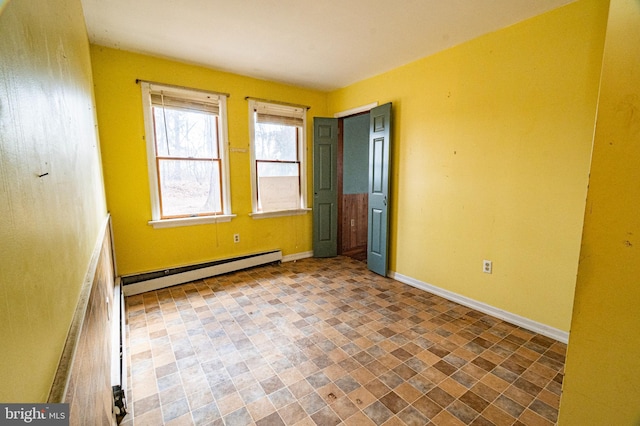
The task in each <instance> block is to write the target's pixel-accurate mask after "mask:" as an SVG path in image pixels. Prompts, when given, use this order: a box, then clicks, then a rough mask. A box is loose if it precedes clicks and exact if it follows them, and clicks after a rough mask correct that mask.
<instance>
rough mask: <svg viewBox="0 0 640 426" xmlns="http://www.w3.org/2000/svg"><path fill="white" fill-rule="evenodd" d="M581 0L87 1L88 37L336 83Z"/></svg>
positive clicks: (270, 75)
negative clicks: (575, 0)
mask: <svg viewBox="0 0 640 426" xmlns="http://www.w3.org/2000/svg"><path fill="white" fill-rule="evenodd" d="M572 1H574V0H395V1H392V0H314V1H310V0H134V1H131V0H82V5H83V8H84V14H85V19H86V23H87V30H88V33H89V39H90V41H91V43H95V44H99V45H103V46H107V47H113V48H117V49H122V50H128V51H133V52H139V53H144V54H149V55H153V56H160V57H165V58H171V59H175V60H179V61H182V62H187V63H192V64H198V65H203V66H206V67H209V68H214V69H218V70H222V71H229V72H233V73H236V74H241V75H246V76H251V77H257V78H261V79H266V80H272V81H277V82H283V83H288V84H293V85H297V86H302V87H309V88H314V89H320V90H332V89H337V88H340V87H345V86H347V85H349V84H351V83H355V82H357V81H359V80H362V79H365V78H367V77H371V76H374V75H377V74H380V73H383V72H385V71H388V70H391V69H393V68H396V67H398V66H400V65H404V64H407V63H409V62H412V61H415V60H417V59H419V58H422V57H425V56H428V55H431V54H433V53H436V52H438V51H441V50H444V49H446V48H449V47H451V46H455V45H457V44H460V43H463V42H465V41H467V40H471V39H473V38H475V37H478V36H480V35H482V34H486V33H489V32H492V31H495V30H498V29H500V28H504V27H506V26H509V25H512V24H515V23H516V22H519V21H523V20H525V19H528V18H530V17H533V16H535V15H538V14H541V13H543V12H546V11H549V10H551V9H554V8H557V7H559V6H562V5H565V4H568V3H571V2H572Z"/></svg>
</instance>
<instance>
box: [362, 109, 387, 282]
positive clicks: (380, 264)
mask: <svg viewBox="0 0 640 426" xmlns="http://www.w3.org/2000/svg"><path fill="white" fill-rule="evenodd" d="M390 146H391V103H388V104H384V105H380V106H379V107H376V108H373V109H372V110H371V112H370V130H369V213H368V220H369V224H368V226H369V230H368V241H367V266H368V267H369V269H370V270H371V271H373V272H375V273H377V274H379V275H383V276H386V275H387V241H388V234H389V214H388V210H389V165H390V162H389V159H390Z"/></svg>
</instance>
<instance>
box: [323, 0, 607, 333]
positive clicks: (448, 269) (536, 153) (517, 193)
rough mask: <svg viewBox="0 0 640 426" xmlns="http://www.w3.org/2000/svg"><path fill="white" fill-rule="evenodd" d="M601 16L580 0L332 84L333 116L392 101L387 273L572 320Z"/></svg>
mask: <svg viewBox="0 0 640 426" xmlns="http://www.w3.org/2000/svg"><path fill="white" fill-rule="evenodd" d="M606 12H607V5H606V2H603V1H599V0H581V1H578V2H575V3H572V4H570V5H568V6H566V7H563V8H560V9H557V10H555V11H552V12H550V13H546V14H544V15H541V16H538V17H536V18H533V19H530V20H527V21H524V22H522V23H519V24H517V25H514V26H512V27H509V28H506V29H503V30H501V31H497V32H495V33H492V34H489V35H486V36H483V37H480V38H478V39H475V40H473V41H470V42H468V43H465V44H462V45H459V46H457V47H454V48H452V49H449V50H447V51H444V52H441V53H439V54H436V55H433V56H430V57H427V58H424V59H422V60H419V61H417V62H414V63H411V64H408V65H406V66H404V67H401V68H397V69H395V70H393V71H391V72H388V73H386V74H382V75H380V76H377V77H374V78H371V79H368V80H365V81H362V82H359V83H356V84H353V85H351V86H349V87H347V88H344V89H341V90H338V91H335V92H332V93H330V95H329V112H330V113H333V112H336V111H341V110H346V109H350V108H353V107H356V106H358V105H364V104H367V103H369V102H372V101H378V102H379V103H381V104H382V103H385V102H389V101H391V102H393V109H394V112H393V117H394V120H395V124H394V126H395V130H394V134H393V137H394V143H395V147H394V149H393V165H392V167H393V171H392V194H391V203H392V204H391V205H392V213H391V259H390V266H391V269H392V270H394V271H395V272H397V273H399V274H402V275H404V276H407V277H410V278H413V279H415V280H418V281H421V282H424V283H428V284H432V285H435V286H438V287H441V288H443V289H446V290H448V291H450V292H454V293H457V294H460V295H463V296H465V297H468V298H471V299H474V300H476V301H480V302H483V303H486V304H489V305H491V306H493V307H496V308H499V309H502V310H505V311H507V312H510V313H513V314H516V315H519V316H522V317H525V318H527V319H531V320H534V321H537V322H539V323H542V324H544V325H547V326H551V327H553V328H555V329H558V330H561V331H565V332H566V331H568V330H569V324H570V320H571V309H572V305H573V293H574V286H575V277H576V271H577V266H578V253H579V247H580V236H581V231H582V218H583V212H584V206H585V197H586V189H587V179H588V173H589V158H590V153H591V143H592V138H593V127H594V118H595V111H596V100H597V91H598V80H599V76H600V64H601V57H602V48H603V47H602V46H603V40H604V29H605V24H606ZM483 259H489V260H492V261H493V274H491V275H488V274H484V273H483V272H482V261H483Z"/></svg>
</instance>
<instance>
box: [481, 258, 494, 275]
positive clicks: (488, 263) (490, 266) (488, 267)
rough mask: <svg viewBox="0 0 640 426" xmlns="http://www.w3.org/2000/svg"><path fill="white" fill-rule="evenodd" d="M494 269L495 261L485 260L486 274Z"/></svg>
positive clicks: (483, 268)
mask: <svg viewBox="0 0 640 426" xmlns="http://www.w3.org/2000/svg"><path fill="white" fill-rule="evenodd" d="M492 270H493V262H491V261H490V260H483V261H482V272H484V273H485V274H490V273H491V271H492Z"/></svg>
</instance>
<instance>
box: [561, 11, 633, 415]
mask: <svg viewBox="0 0 640 426" xmlns="http://www.w3.org/2000/svg"><path fill="white" fill-rule="evenodd" d="M639 46H640V2H638V1H637V0H611V10H610V12H609V24H608V26H607V36H606V42H605V51H604V63H603V69H602V83H601V91H600V102H599V104H598V120H597V123H598V124H597V127H596V134H595V143H594V149H593V159H592V165H591V178H590V180H589V193H588V196H587V206H586V212H585V221H584V232H583V239H582V249H581V252H580V267H579V269H578V282H577V285H576V297H575V305H574V310H573V321H572V323H571V338H570V340H569V350H568V354H567V364H566V370H565V371H566V376H565V382H564V388H563V395H562V400H561V403H560V424H561V425H563V426H564V425H581V426H582V425H605V424H606V425H640V337H639V330H640V282H639V281H640V252H639V251H638V250H640V115H639V111H640V55H639V51H638V47H639Z"/></svg>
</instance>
